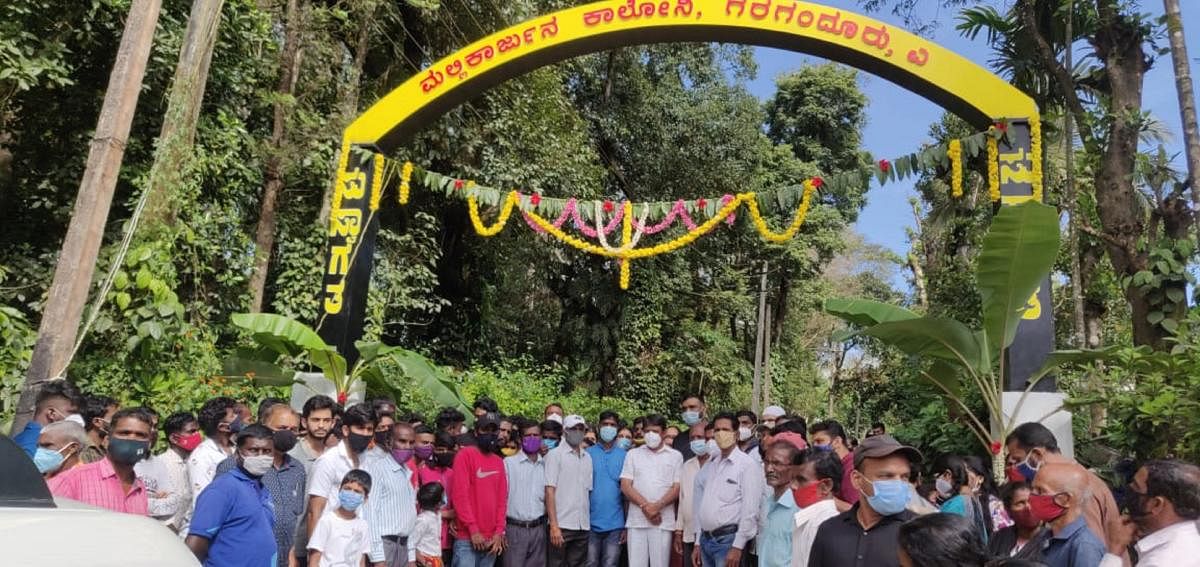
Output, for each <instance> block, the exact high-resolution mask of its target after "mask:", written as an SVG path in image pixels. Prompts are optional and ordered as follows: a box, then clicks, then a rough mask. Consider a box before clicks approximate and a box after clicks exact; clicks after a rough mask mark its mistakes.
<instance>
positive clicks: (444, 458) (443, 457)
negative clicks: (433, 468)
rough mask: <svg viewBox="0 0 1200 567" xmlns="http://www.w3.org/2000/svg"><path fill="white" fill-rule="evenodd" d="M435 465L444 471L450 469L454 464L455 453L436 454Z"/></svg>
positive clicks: (434, 455)
mask: <svg viewBox="0 0 1200 567" xmlns="http://www.w3.org/2000/svg"><path fill="white" fill-rule="evenodd" d="M433 464H435V465H437V466H438V467H441V468H443V469H448V468H450V465H453V464H454V453H434V454H433Z"/></svg>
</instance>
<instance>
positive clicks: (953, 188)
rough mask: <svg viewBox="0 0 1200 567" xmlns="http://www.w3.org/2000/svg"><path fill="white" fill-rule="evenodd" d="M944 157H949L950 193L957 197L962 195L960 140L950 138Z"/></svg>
mask: <svg viewBox="0 0 1200 567" xmlns="http://www.w3.org/2000/svg"><path fill="white" fill-rule="evenodd" d="M946 157H948V158H950V193H951V194H952V195H954V198H955V199H957V198H959V197H962V196H963V164H962V142H961V141H959V140H950V147H948V148H946Z"/></svg>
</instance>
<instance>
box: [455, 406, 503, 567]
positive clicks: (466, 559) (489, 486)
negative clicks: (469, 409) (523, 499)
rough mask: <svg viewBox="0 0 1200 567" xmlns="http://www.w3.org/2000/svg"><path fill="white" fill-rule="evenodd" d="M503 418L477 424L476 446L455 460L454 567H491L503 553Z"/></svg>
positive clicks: (491, 416)
mask: <svg viewBox="0 0 1200 567" xmlns="http://www.w3.org/2000/svg"><path fill="white" fill-rule="evenodd" d="M499 428H500V418H499V416H497V415H496V414H493V413H486V414H484V415H483V417H480V418H479V419H477V420H475V445H474V446H469V447H463V448H462V449H460V450H459V451H458V454H457V455H455V457H454V477H453V484H454V490H453V491H452V496H451V499H452V501H453V503H454V513H455V515H456V519H455V538H456V539H455V542H454V567H492V565H494V564H495V563H496V557H497V556H499V555H500V552H502V551H504V528H505V523H506V522H505V513H506V512H507V510H508V480H507V477H505V475H504V459H502V458H501V457H500V445H499V435H497V434H496V431H497V430H498V429H499Z"/></svg>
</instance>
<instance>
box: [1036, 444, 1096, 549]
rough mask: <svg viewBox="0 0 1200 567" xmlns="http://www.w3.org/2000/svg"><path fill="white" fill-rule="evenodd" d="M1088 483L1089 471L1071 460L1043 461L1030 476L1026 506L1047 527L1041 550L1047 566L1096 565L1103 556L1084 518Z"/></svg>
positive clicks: (1094, 535)
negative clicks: (1031, 490)
mask: <svg viewBox="0 0 1200 567" xmlns="http://www.w3.org/2000/svg"><path fill="white" fill-rule="evenodd" d="M1087 483H1088V472H1087V471H1086V470H1084V468H1083V467H1081V466H1079V465H1077V464H1074V463H1054V464H1051V463H1046V464H1044V465H1042V467H1041V468H1040V469H1038V473H1037V476H1036V477H1035V478H1034V479H1033V493H1032V494H1030V495H1029V509H1030V511H1031V512H1033V516H1034V517H1035V518H1037V519H1039V520H1041V521H1043V522H1046V523H1047V524H1048V525H1049V526H1050V532H1051V536H1050V539H1049V540H1048V541H1047V542H1046V544H1045V548H1043V549H1042V562H1043V563H1045V564H1046V565H1048V566H1049V567H1096V566H1097V565H1099V564H1100V560H1101V559H1103V558H1104V552H1105V549H1104V544H1103V543H1101V542H1100V538H1098V537H1096V534H1094V533H1092V530H1091V529H1089V528H1088V527H1087V522H1086V521H1085V520H1084V517H1083V509H1084V505H1085V503H1086V502H1087V501H1088V498H1089V497H1090V496H1089V494H1088V493H1087Z"/></svg>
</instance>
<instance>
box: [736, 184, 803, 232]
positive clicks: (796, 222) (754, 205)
mask: <svg viewBox="0 0 1200 567" xmlns="http://www.w3.org/2000/svg"><path fill="white" fill-rule="evenodd" d="M816 188H817V184H816V182H815V181H814V180H812V179H808V180H805V181H804V197H803V198H802V199H801V200H800V207H799V208H797V209H796V216H795V218H793V219H792V224H791V225H790V226H788V228H787V230H785V231H783V232H771V229H769V228H767V222H766V221H765V220H763V217H762V213H761V212H759V210H758V199H757V198H756V197H751V198H750V199H749V200H747V201H746V207H747V208H748V209H749V210H750V218H751V219H753V220H754V226H755V228H757V229H758V233H759V234H760V235H762V237H763V238H764V239H765V240H768V241H770V242H774V243H776V244H779V243H783V242H787V241H788V240H791V239H792V238H793V237H795V236H796V232H798V231H799V230H800V225H802V224H804V219H805V217H807V216H808V207H809V204H810V202H811V200H812V194H813V192H815V191H816ZM749 195H751V196H753V195H754V194H753V193H749Z"/></svg>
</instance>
